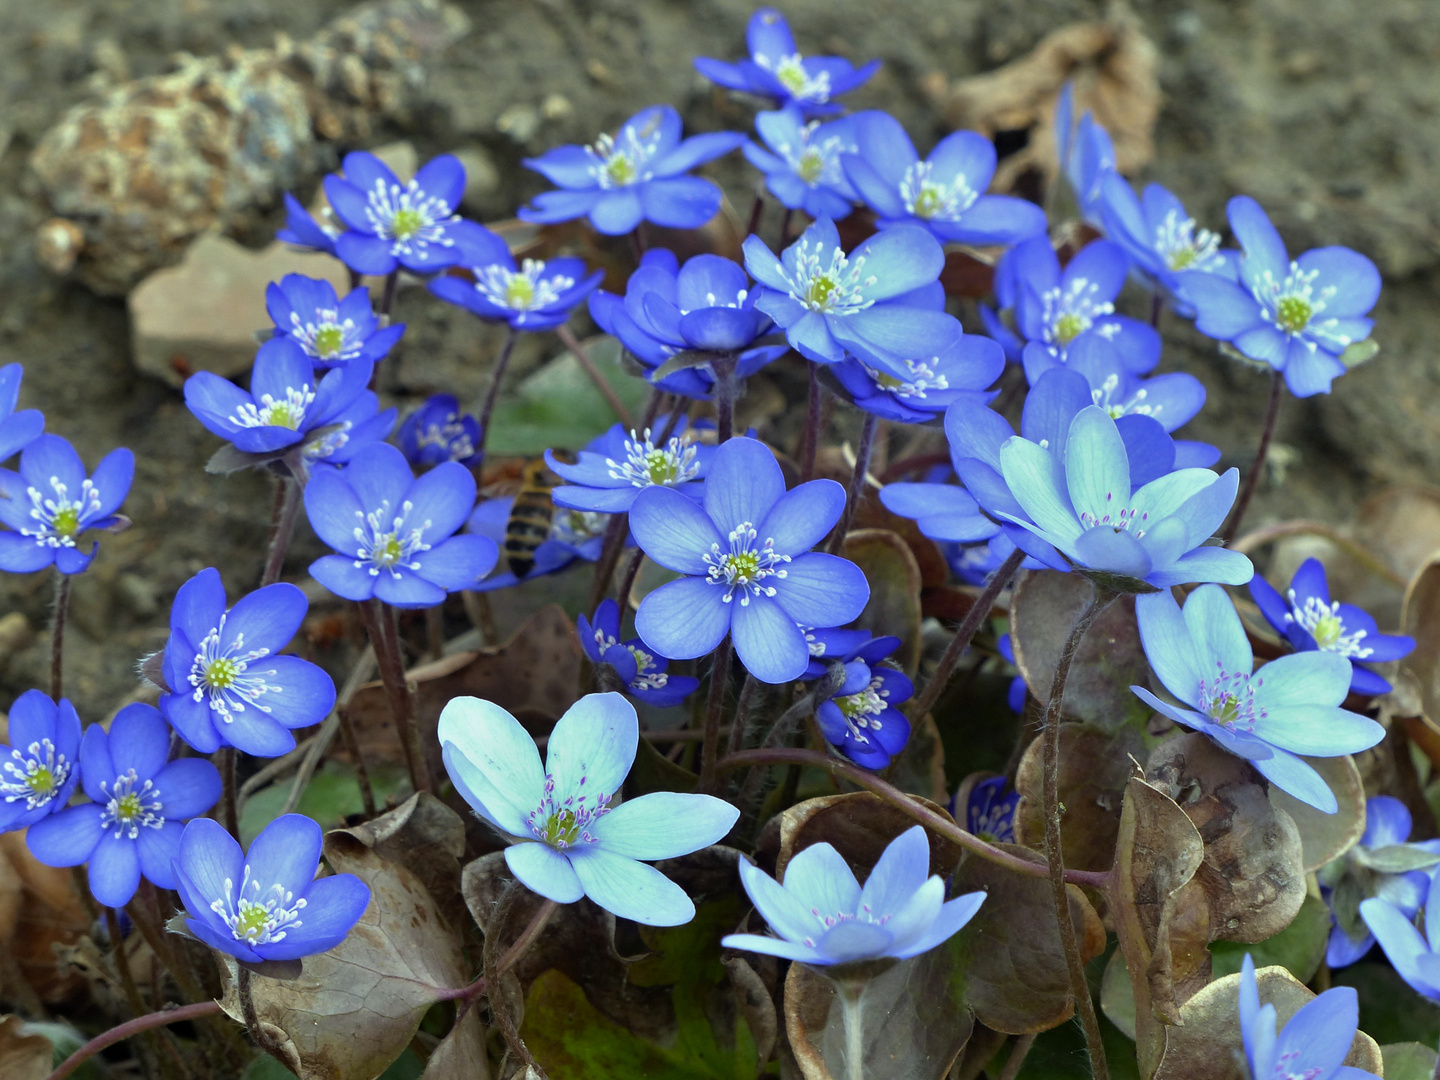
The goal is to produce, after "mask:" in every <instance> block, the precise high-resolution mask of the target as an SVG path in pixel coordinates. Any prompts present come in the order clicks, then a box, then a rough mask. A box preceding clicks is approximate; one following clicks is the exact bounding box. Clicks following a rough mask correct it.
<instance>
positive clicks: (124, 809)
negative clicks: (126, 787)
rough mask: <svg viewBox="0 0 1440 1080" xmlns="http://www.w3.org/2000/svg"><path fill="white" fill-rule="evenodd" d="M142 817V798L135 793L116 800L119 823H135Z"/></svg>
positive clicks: (116, 814)
mask: <svg viewBox="0 0 1440 1080" xmlns="http://www.w3.org/2000/svg"><path fill="white" fill-rule="evenodd" d="M139 816H140V796H139V795H136V794H134V793H133V792H132V793H130V794H129V795H121V796H120V798H118V799H116V800H115V817H116V819H117V820H119V821H134V820H135V819H136V818H137V817H139Z"/></svg>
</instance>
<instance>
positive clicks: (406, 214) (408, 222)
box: [390, 207, 425, 240]
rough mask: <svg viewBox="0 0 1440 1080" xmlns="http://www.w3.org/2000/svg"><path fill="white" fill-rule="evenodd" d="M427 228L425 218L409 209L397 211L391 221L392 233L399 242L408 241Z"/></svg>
mask: <svg viewBox="0 0 1440 1080" xmlns="http://www.w3.org/2000/svg"><path fill="white" fill-rule="evenodd" d="M424 227H425V216H424V215H423V214H421V213H420V211H418V210H412V209H410V208H409V207H405V208H403V209H400V210H397V211H395V216H394V217H393V218H391V219H390V232H391V234H392V235H393V236H394V237H395V239H397V240H408V239H410V237H412V236H414V235H415V234H416V233H418V232H419V231H420V230H421V229H423V228H424Z"/></svg>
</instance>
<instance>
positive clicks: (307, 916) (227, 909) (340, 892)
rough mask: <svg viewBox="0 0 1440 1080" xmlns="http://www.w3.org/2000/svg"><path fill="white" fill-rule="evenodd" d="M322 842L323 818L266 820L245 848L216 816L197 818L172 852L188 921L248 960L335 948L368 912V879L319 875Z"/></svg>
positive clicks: (211, 941)
mask: <svg viewBox="0 0 1440 1080" xmlns="http://www.w3.org/2000/svg"><path fill="white" fill-rule="evenodd" d="M320 845H321V836H320V826H319V825H318V824H317V823H316V822H315V821H314V820H312V819H311V818H308V817H305V816H304V815H302V814H282V815H281V816H280V817H278V818H276V819H275V820H274V821H272V822H271V823H270V824H269V825H266V826H265V828H264V829H262V830H261V831H260V835H259V836H257V837H255V839H254V841H252V842H251V844H250V850H249V851H248V852H247V851H242V850H241V848H240V845H239V844H237V843H236V842H235V840H234V838H233V837H232V836H231V835H230V834H229V833H227V832H226V831H225V830H224V829H223V828H222V827H221V826H220V825H219V824H218V823H216V822H214V821H212V820H211V819H210V818H196V819H195V820H194V821H192V822H190V824H188V825H186V826H185V832H184V833H183V834H182V835H181V837H180V854H179V856H178V857H177V858H176V860H175V879H176V885H177V887H178V889H179V892H180V899H181V901H182V902H183V903H184V904H185V915H186V919H185V926H186V928H187V929H189V931H190V932H191V933H192V934H194V935H195V936H196V937H198V938H199V939H200V940H201V941H203V942H205V944H207V945H209V946H210V947H211V948H214V949H219V950H220V951H221V952H223V953H227V954H229V955H230V956H233V957H235V959H237V960H242V961H244V962H245V963H249V964H259V963H263V962H264V961H266V960H299V959H300V958H301V957H305V956H314V955H316V954H317V953H323V952H328V951H330V950H331V949H333V948H334V947H335V946H336V945H339V944H340V942H342V941H344V940H345V935H346V934H348V933H350V930H351V928H352V927H354V925H355V924H356V923H357V922H359V921H360V917H361V916H362V915H364V914H365V909H366V907H368V906H369V904H370V887H369V886H368V885H366V884H365V883H364V882H363V881H361V880H360V879H359V878H358V877H356V876H355V875H354V874H332V875H330V876H328V877H320V878H317V877H316V876H315V872H316V870H318V869H319V866H320Z"/></svg>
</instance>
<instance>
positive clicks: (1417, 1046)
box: [1380, 1042, 1435, 1080]
mask: <svg viewBox="0 0 1440 1080" xmlns="http://www.w3.org/2000/svg"><path fill="white" fill-rule="evenodd" d="M1380 1056H1381V1058H1382V1059H1384V1061H1385V1080H1430V1078H1431V1077H1432V1076H1433V1075H1434V1074H1435V1051H1434V1050H1431V1049H1430V1047H1428V1046H1425V1045H1424V1044H1423V1043H1413V1042H1412V1043H1391V1044H1390V1045H1388V1046H1382V1047H1380Z"/></svg>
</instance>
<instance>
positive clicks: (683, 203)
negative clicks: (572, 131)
mask: <svg viewBox="0 0 1440 1080" xmlns="http://www.w3.org/2000/svg"><path fill="white" fill-rule="evenodd" d="M744 142H745V136H744V135H741V134H739V133H738V132H734V131H715V132H710V133H708V134H704V135H693V136H691V137H690V138H688V139H684V140H682V139H681V138H680V114H679V113H678V112H676V111H675V110H674V109H673V108H671V107H670V106H669V105H652V106H650V107H649V108H648V109H641V110H640V111H639V112H638V113H636V114H635V115H634V116H632V117H631V118H630V119H629V120H627V121H625V123H624V124H623V125H622V126H621V128H620V131H619V133H618V134H617V135H614V136H611V135H601V136H600V137H599V138H598V139H596V140H595V142H594V143H593V144H591V145H590V146H558V147H556V148H555V149H554V150H549V151H547V152H546V153H544V154H542V155H541V156H540V157H538V158H526V159H525V167H526V168H528V169H534V170H535V171H536V172H538V173H540V174H541V175H542V176H544V177H545V179H547V180H549V181H550V182H551V183H552V184H554V185H556V186H557V187H558V188H560V190H559V191H545V192H541V193H540V194H539V195H537V196H535V198H534V200H532V205H531V206H528V207H521V209H520V217H521V218H522V219H523V220H525V221H535V222H540V223H554V222H559V221H571V220H573V219H574V218H578V217H588V218H589V219H590V224H591V225H593V226H594V227H595V229H596V231H598V232H602V233H605V234H606V235H608V236H623V235H624V234H625V233H628V232H632V231H633V230H634V229H635V228H636V227H637V226H638V225H639V224H640V222H642V221H652V222H654V223H655V224H656V225H662V226H665V227H667V228H671V229H698V228H699V227H700V226H701V225H704V224H705V223H706V222H707V221H709V220H710V219H711V218H712V217H714V216H715V215H716V214H717V213H718V212H719V210H720V201H721V199H722V198H723V195H722V194H721V191H720V188H719V187H718V186H717V185H716V184H715V183H714V182H713V181H710V180H706V179H705V178H704V177H700V176H687V175H686V174H687V173H688V172H689V171H690V170H691V169H693V168H696V167H697V166H700V165H703V164H705V162H707V161H711V160H713V159H715V158H718V157H720V156H722V155H724V154H728V153H730V151H732V150H735V149H737V148H739V147H740V146H742V145H743V144H744Z"/></svg>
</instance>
